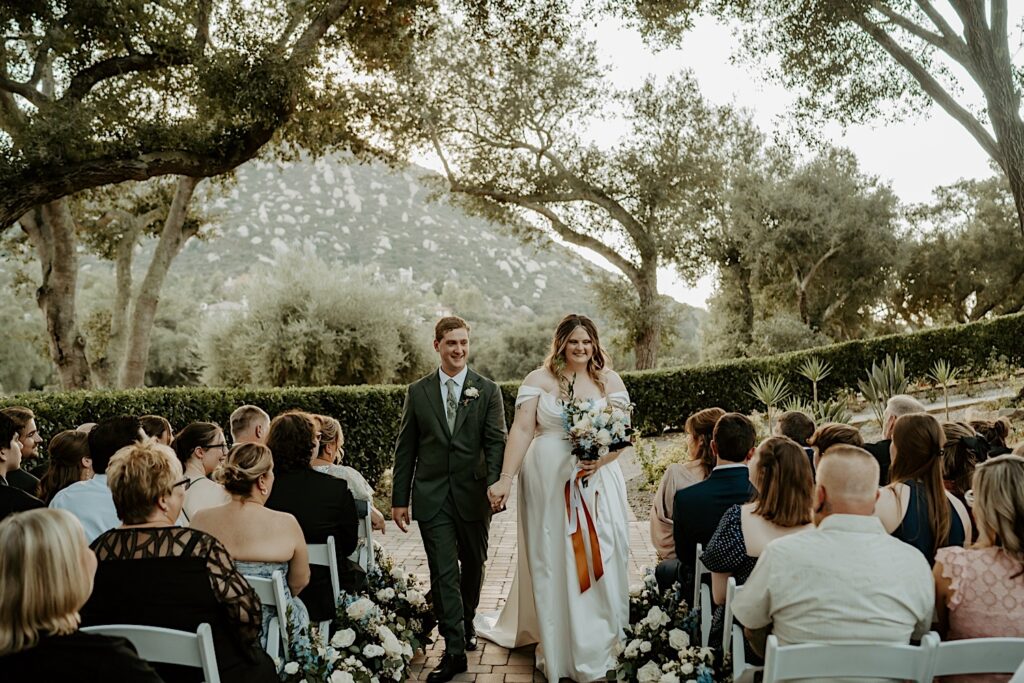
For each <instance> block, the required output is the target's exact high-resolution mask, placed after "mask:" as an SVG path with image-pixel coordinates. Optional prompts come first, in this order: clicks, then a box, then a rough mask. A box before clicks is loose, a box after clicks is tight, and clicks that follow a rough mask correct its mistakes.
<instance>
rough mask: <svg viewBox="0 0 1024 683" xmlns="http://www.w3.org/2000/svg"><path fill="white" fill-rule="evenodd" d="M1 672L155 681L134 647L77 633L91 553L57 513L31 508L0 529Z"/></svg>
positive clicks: (96, 681) (78, 528)
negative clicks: (0, 551) (30, 510)
mask: <svg viewBox="0 0 1024 683" xmlns="http://www.w3.org/2000/svg"><path fill="white" fill-rule="evenodd" d="M0 548H3V549H4V551H3V552H2V553H0V671H2V672H3V676H4V680H8V681H72V680H73V681H83V682H85V683H101V682H102V683H105V682H106V681H124V682H126V683H160V681H161V678H160V677H159V676H158V675H157V674H156V672H155V671H154V670H153V668H152V667H150V665H149V664H147V663H146V662H145V661H143V660H141V659H139V656H138V654H136V652H135V648H134V646H132V644H131V643H130V642H128V641H127V640H125V639H123V638H112V637H110V636H101V635H98V634H92V633H84V632H82V631H79V630H78V621H79V616H78V611H79V610H80V609H81V608H82V605H84V604H85V601H86V600H88V599H89V593H90V592H91V591H92V584H93V576H94V575H95V573H96V555H95V554H93V552H92V550H90V549H89V546H88V545H87V544H86V542H85V534H84V533H83V532H82V525H81V524H80V523H79V521H78V520H77V519H75V517H74V515H71V514H70V513H68V512H65V511H63V510H46V509H42V510H34V511H32V512H26V513H23V514H19V515H15V516H13V517H11V518H9V519H6V520H4V522H3V523H2V524H0Z"/></svg>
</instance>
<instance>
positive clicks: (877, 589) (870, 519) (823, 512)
mask: <svg viewBox="0 0 1024 683" xmlns="http://www.w3.org/2000/svg"><path fill="white" fill-rule="evenodd" d="M877 498H878V462H877V461H876V460H875V459H874V458H873V457H872V456H871V454H870V453H868V452H867V451H865V450H863V449H861V448H856V447H854V446H847V445H838V446H835V447H834V448H833V449H832V450H830V451H829V454H828V457H826V458H823V459H822V460H821V463H820V465H819V467H818V481H817V485H816V487H815V492H814V501H815V513H814V518H815V523H816V525H817V528H816V529H813V530H811V531H805V532H802V533H797V534H790V535H789V536H786V537H784V538H779V539H777V540H775V541H773V542H771V543H769V544H768V545H767V546H765V547H764V549H763V550H762V552H761V557H760V558H758V560H757V565H756V566H755V567H754V571H753V572H751V574H750V577H749V578H748V579H747V582H746V584H745V585H744V587H743V590H742V591H740V592H739V593H738V594H737V595H736V599H735V600H734V601H733V613H734V614H735V615H736V619H737V620H738V621H739V622H740V623H741V624H742V625H743V626H745V627H746V631H747V637H748V639H749V641H750V643H751V645H753V648H754V650H756V651H758V652H763V651H764V641H765V638H766V637H767V633H768V628H769V627H770V628H771V632H772V633H774V634H775V635H776V636H777V637H778V639H779V644H780V645H794V644H798V643H825V644H830V643H837V642H848V643H904V644H905V643H908V642H909V641H910V640H911V638H919V637H920V636H922V635H924V634H925V633H927V632H928V630H929V628H930V626H931V617H932V608H933V603H934V595H933V586H932V581H931V578H930V576H929V574H930V571H929V568H928V563H927V562H926V561H925V560H924V558H923V557H922V556H921V553H919V552H917V551H916V550H914V549H913V548H911V547H909V546H908V545H907V544H905V543H902V542H901V541H898V540H897V539H895V538H893V537H892V536H889V535H888V533H887V532H886V530H885V528H884V527H883V526H882V524H881V522H880V521H879V520H878V519H877V518H876V517H875V516H874V509H875V501H876V499H877Z"/></svg>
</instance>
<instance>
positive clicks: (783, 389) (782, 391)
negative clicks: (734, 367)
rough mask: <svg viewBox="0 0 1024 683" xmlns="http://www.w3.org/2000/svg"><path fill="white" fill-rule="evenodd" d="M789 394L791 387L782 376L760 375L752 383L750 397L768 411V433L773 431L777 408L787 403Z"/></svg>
mask: <svg viewBox="0 0 1024 683" xmlns="http://www.w3.org/2000/svg"><path fill="white" fill-rule="evenodd" d="M789 394H790V391H789V385H787V384H786V380H785V379H783V378H782V375H776V374H770V375H758V376H757V377H755V378H754V379H753V380H752V381H751V382H750V395H751V396H753V397H754V398H756V399H757V400H758V401H760V402H761V403H763V404H764V405H765V408H767V410H768V431H771V429H772V424H773V422H774V413H775V406H777V405H779V404H780V403H782V402H783V401H785V400H786V399H787V398H788V397H789Z"/></svg>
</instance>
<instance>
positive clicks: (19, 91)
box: [0, 75, 49, 107]
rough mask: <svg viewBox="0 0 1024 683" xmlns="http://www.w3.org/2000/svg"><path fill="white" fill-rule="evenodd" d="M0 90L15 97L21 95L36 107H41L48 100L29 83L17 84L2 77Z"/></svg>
mask: <svg viewBox="0 0 1024 683" xmlns="http://www.w3.org/2000/svg"><path fill="white" fill-rule="evenodd" d="M0 89H2V90H6V91H7V92H9V93H13V94H15V95H21V96H22V97H24V98H25V99H26V100H28V101H29V102H30V103H32V104H34V105H35V106H36V107H41V106H43V105H44V104H46V102H47V101H48V99H49V98H47V97H46V95H44V94H43V93H41V92H39V91H38V90H36V89H35V88H34V87H32V85H31V84H30V83H19V82H18V81H14V80H11V79H10V78H7V77H6V76H3V75H0Z"/></svg>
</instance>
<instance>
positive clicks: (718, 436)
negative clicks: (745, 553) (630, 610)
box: [655, 413, 757, 595]
mask: <svg viewBox="0 0 1024 683" xmlns="http://www.w3.org/2000/svg"><path fill="white" fill-rule="evenodd" d="M755 439H756V431H755V429H754V423H753V422H751V421H750V418H748V417H747V416H746V415H740V414H739V413H726V414H725V415H723V416H722V417H720V418H719V419H718V422H716V423H715V429H714V431H713V432H712V436H711V449H712V452H713V453H714V454H715V458H716V465H715V469H713V470H712V471H711V475H710V476H708V478H707V479H705V480H704V481H702V482H699V483H697V484H694V485H693V486H688V487H686V488H685V489H682V490H680V491H677V492H676V495H675V501H674V506H673V515H672V518H673V521H674V524H673V534H672V535H673V538H674V540H675V546H676V559H675V560H664V561H662V562H661V563H660V564H659V565H658V567H657V569H656V570H655V575H656V578H657V579H658V585H659V586H661V587H662V589H664V588H667V587H669V586H671V585H672V583H674V582H675V581H678V582H679V583H680V584H682V588H683V595H690V594H692V593H693V574H694V569H695V567H694V556H695V554H696V550H697V544H698V543H700V544H702V545H707V543H708V541H710V540H711V536H712V535H713V534H714V533H715V529H717V528H718V522H719V521H720V520H721V519H722V515H724V514H725V511H726V510H728V509H729V508H730V507H732V506H733V505H739V504H743V503H746V502H747V501H749V500H751V499H752V498H753V497H754V496H755V495H756V494H757V491H756V490H755V489H754V487H753V486H751V484H750V475H749V471H748V470H747V461H748V460H750V458H751V456H752V455H753V454H754V440H755ZM672 563H674V564H672Z"/></svg>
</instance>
